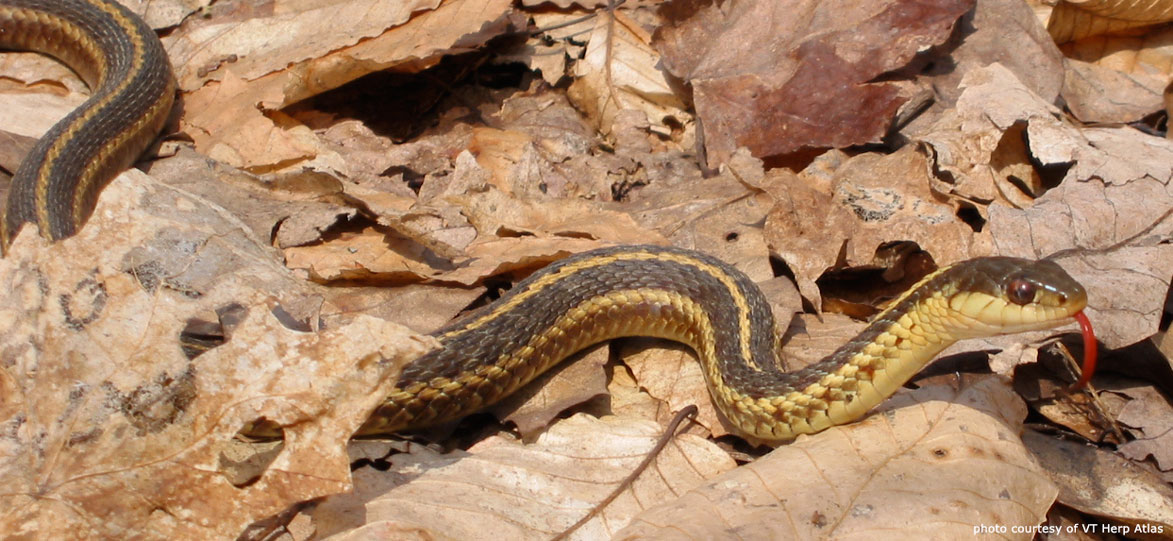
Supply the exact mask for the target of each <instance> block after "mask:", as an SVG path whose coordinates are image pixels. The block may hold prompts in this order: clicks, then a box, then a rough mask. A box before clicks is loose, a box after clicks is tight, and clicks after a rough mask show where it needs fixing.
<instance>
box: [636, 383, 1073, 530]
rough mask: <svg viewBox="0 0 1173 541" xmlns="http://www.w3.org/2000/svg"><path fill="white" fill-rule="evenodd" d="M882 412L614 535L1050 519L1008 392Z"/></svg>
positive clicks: (925, 398) (931, 391) (977, 388)
mask: <svg viewBox="0 0 1173 541" xmlns="http://www.w3.org/2000/svg"><path fill="white" fill-rule="evenodd" d="M883 409H884V410H885V412H884V413H882V414H876V415H872V416H871V417H868V418H867V419H865V420H864V421H862V422H860V423H856V424H854V425H849V426H845V427H837V428H832V429H830V430H827V431H826V432H824V433H822V434H819V435H817V436H815V437H811V438H799V440H798V441H795V442H794V443H792V444H790V445H787V446H784V447H780V448H778V449H776V450H775V451H774V452H772V453H770V454H769V455H767V456H765V457H762V458H761V459H759V460H757V461H756V462H754V463H752V464H748V465H746V466H743V467H741V468H737V469H735V470H733V471H730V472H728V473H725V474H723V475H721V476H719V477H717V478H715V479H712V480H710V481H708V482H707V483H705V484H704V485H702V486H701V487H698V488H696V489H693V490H692V491H690V492H688V493H686V494H684V495H682V496H681V497H680V498H679V499H677V500H674V501H671V502H668V503H665V504H663V505H660V506H658V507H653V508H651V509H648V510H647V511H645V512H643V513H641V514H640V515H639V516H637V517H635V518H634V519H633V520H632V523H631V525H630V526H628V527H627V528H625V529H623V530H621V531H620V532H618V533H617V534H616V535H615V536H614V537H613V538H614V539H636V538H646V537H663V536H671V537H674V538H678V539H720V538H727V537H729V536H731V535H736V536H737V537H740V538H744V539H827V538H846V537H858V538H864V537H866V538H868V539H908V538H909V537H932V538H958V539H960V538H965V537H970V536H972V535H974V534H975V533H976V532H977V530H975V528H978V527H980V526H982V525H986V526H989V525H1005V526H1007V527H1008V528H1009V527H1010V526H1014V525H1019V526H1033V525H1035V524H1038V523H1039V522H1041V521H1042V520H1043V518H1044V516H1045V513H1046V511H1047V509H1048V508H1049V507H1050V506H1051V502H1052V501H1054V498H1055V495H1056V493H1057V492H1058V491H1057V489H1056V488H1055V486H1054V485H1053V484H1051V483H1050V482H1049V480H1048V479H1047V477H1046V474H1045V473H1044V472H1043V471H1042V470H1041V469H1040V468H1039V465H1038V463H1037V462H1036V461H1035V459H1034V458H1033V457H1032V456H1031V455H1030V453H1029V452H1028V451H1027V450H1026V448H1024V447H1023V445H1022V443H1021V441H1020V440H1019V439H1018V432H1019V430H1020V429H1021V419H1022V418H1023V416H1024V415H1025V409H1024V408H1023V405H1022V403H1021V401H1019V400H1018V398H1017V397H1016V396H1015V395H1014V394H1013V393H1012V392H1011V391H1010V390H1009V388H1008V387H1007V386H1006V385H1005V384H1004V383H1002V382H1000V381H998V380H996V379H992V378H991V379H986V380H984V381H983V382H981V383H979V384H977V385H974V386H972V387H967V388H965V389H962V390H960V391H956V390H953V389H950V388H947V387H940V386H938V387H929V388H924V389H920V390H918V391H914V392H912V393H907V394H904V395H901V396H898V397H897V398H895V399H893V400H890V401H889V402H888V404H887V405H885V406H884V408H883ZM1008 472H1013V473H1012V474H1011V475H1008Z"/></svg>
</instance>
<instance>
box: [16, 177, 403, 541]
mask: <svg viewBox="0 0 1173 541" xmlns="http://www.w3.org/2000/svg"><path fill="white" fill-rule="evenodd" d="M160 200H166V201H167V202H168V203H169V204H170V206H168V211H167V212H165V213H160V214H152V213H153V212H154V211H156V210H157V209H156V207H155V206H154V205H152V201H154V202H158V201H160ZM175 209H184V212H178V213H177V212H175ZM215 216H216V213H215V212H214V211H212V210H211V209H210V208H209V207H208V206H207V205H206V204H205V203H204V202H203V201H201V200H199V199H197V198H194V197H191V196H190V195H187V194H183V193H181V192H178V191H176V190H174V189H172V188H169V187H167V186H164V185H161V184H158V183H156V182H154V181H152V180H151V179H150V178H149V177H146V176H145V175H143V174H142V173H141V172H138V171H130V172H128V173H125V174H123V175H122V176H120V177H119V178H118V179H117V180H116V181H115V182H114V183H113V184H112V185H111V186H110V187H108V188H107V189H106V190H105V192H104V193H103V195H102V197H101V201H100V202H99V205H98V208H97V210H96V212H95V214H94V217H93V219H91V222H90V225H91V227H86V228H84V229H83V230H82V231H81V233H80V234H79V235H77V236H76V237H73V238H70V239H68V240H66V241H63V242H59V243H55V244H53V245H47V243H45V242H44V241H43V240H42V239H41V238H40V237H39V236H37V235H36V231H35V228H26V229H25V230H24V231H23V232H22V234H21V235H19V236H18V238H17V239H16V242H15V243H14V244H13V246H12V249H11V250H10V251H9V252H8V254H7V257H5V258H4V259H2V260H0V284H3V287H0V290H2V291H4V292H5V293H4V295H5V298H3V299H0V307H2V308H0V310H3V312H4V313H3V315H0V330H2V331H3V338H2V340H3V342H4V343H3V344H0V350H3V351H6V352H8V353H7V354H6V358H7V359H9V362H7V363H5V366H4V367H3V368H2V370H3V374H4V376H3V377H2V378H0V380H2V381H4V382H5V383H4V393H3V395H2V396H3V398H2V399H0V400H2V402H0V419H3V420H4V421H3V422H4V426H5V427H6V428H5V429H3V430H0V434H2V436H0V449H3V451H2V452H0V457H2V458H0V477H3V478H4V479H5V480H6V483H7V486H8V490H7V491H6V494H5V495H4V496H0V500H2V501H3V504H2V505H0V507H3V508H4V509H6V510H7V511H6V512H5V513H3V514H0V528H2V529H3V530H4V531H6V532H9V533H10V534H17V535H20V534H21V533H24V534H26V535H37V536H48V537H66V538H83V537H120V536H129V537H155V536H163V537H168V538H174V539H206V538H208V537H224V536H235V535H237V534H238V533H239V532H240V531H241V530H242V529H243V528H244V527H245V526H246V525H248V524H249V523H251V522H253V521H255V520H258V519H260V518H264V517H266V516H269V515H272V514H274V513H277V512H279V511H281V510H282V509H284V508H286V507H287V506H289V505H292V504H294V503H296V502H299V501H303V500H306V499H312V498H316V497H320V496H324V495H326V494H333V493H338V492H343V491H346V490H348V488H349V485H350V481H349V464H348V462H349V461H348V459H347V456H346V455H345V453H344V444H345V442H346V440H347V439H348V437H349V435H350V434H351V433H353V432H354V430H355V429H357V427H358V426H359V425H360V424H361V423H362V422H363V421H364V420H365V419H366V417H367V416H368V415H369V413H370V411H371V410H373V409H374V407H375V406H376V405H377V404H378V403H379V402H380V401H381V400H382V399H383V397H384V396H386V393H387V392H389V390H390V385H391V382H392V381H394V378H395V376H396V374H397V373H398V370H399V367H400V366H402V364H403V363H405V362H406V361H407V360H408V359H410V358H412V357H414V356H417V355H419V354H420V352H421V351H422V350H423V349H424V348H423V346H422V344H421V343H420V342H418V341H416V340H414V339H413V335H412V334H411V333H410V332H406V331H405V330H404V329H403V328H402V327H400V326H399V325H396V324H393V323H389V322H386V321H382V320H377V319H374V318H370V317H366V316H357V317H353V318H349V319H337V320H335V325H334V326H332V327H331V328H330V329H323V330H314V326H315V325H314V323H315V322H316V318H315V317H314V314H315V313H316V311H317V307H319V306H320V305H321V298H320V297H319V296H318V295H316V294H315V291H314V289H315V288H314V286H312V285H310V284H307V283H305V282H302V281H299V280H295V279H293V278H292V277H291V276H290V275H289V274H288V272H286V271H285V270H284V269H282V268H280V267H279V266H278V265H275V264H274V263H273V261H272V260H271V259H269V258H267V257H265V255H266V254H267V252H266V251H265V250H266V249H265V247H264V246H263V245H260V244H257V243H254V242H253V241H252V239H251V237H250V236H249V235H248V234H247V231H246V229H244V228H242V227H240V225H239V223H236V222H232V221H230V220H219V221H217V220H216V219H215V218H213V217H215ZM94 226H96V227H94ZM206 314H220V319H219V322H218V324H216V325H213V326H219V327H222V329H223V338H222V340H223V343H222V344H220V345H214V344H213V345H212V347H211V348H210V349H207V350H206V351H203V352H202V354H201V355H199V356H198V357H195V358H194V359H191V358H189V357H187V356H185V355H184V354H183V350H182V349H181V348H180V345H181V344H180V341H181V336H182V334H183V333H184V332H185V330H186V329H187V328H189V326H190V325H191V324H192V323H191V322H192V321H193V320H196V319H199V318H204V317H206ZM213 317H215V316H213ZM302 327H304V328H302ZM261 418H265V419H268V420H270V421H273V422H275V423H278V424H280V425H282V426H284V427H285V443H284V446H283V447H281V448H279V449H278V450H276V451H275V452H272V451H270V452H269V453H270V454H268V455H266V457H265V458H263V459H262V460H260V462H259V464H254V465H253V466H251V468H250V467H248V466H247V464H248V463H249V462H250V460H249V459H248V458H247V457H240V456H238V455H236V454H229V451H230V449H231V448H232V446H231V445H230V442H231V441H232V440H233V438H234V436H235V435H236V433H237V431H239V430H240V429H241V428H242V427H244V426H246V425H247V424H249V423H252V422H254V421H256V420H258V419H261ZM241 468H244V469H245V470H251V471H252V473H241ZM127 494H134V495H135V497H133V498H127V497H125V496H126V495H127ZM178 517H182V518H178Z"/></svg>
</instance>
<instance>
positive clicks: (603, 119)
mask: <svg viewBox="0 0 1173 541" xmlns="http://www.w3.org/2000/svg"><path fill="white" fill-rule="evenodd" d="M612 17H613V18H614V19H613V20H612ZM651 41H652V36H651V34H650V33H648V32H647V31H645V30H644V29H643V28H641V27H640V25H639V24H638V23H637V22H635V21H633V20H631V19H630V18H628V17H627V16H626V15H624V13H623V12H622V11H616V12H613V13H606V12H604V13H601V14H600V16H599V17H596V19H595V27H594V30H593V31H592V32H591V35H590V37H589V38H588V43H587V49H586V56H585V57H584V58H583V59H582V60H581V61H579V62H577V63H576V64H575V68H574V75H575V81H574V84H572V85H571V86H570V88H569V89H568V91H567V95H568V96H569V97H570V99H571V100H573V101H574V103H575V105H577V106H578V107H579V109H581V110H582V111H583V112H584V113H585V114H586V116H587V118H589V119H590V120H591V123H592V124H593V125H594V127H595V128H597V129H598V130H599V131H600V132H602V133H603V134H604V135H607V134H610V133H612V131H613V130H614V129H615V123H616V119H617V116H618V115H619V114H620V112H622V111H625V110H636V111H640V112H642V113H644V115H645V117H646V118H647V120H648V121H649V122H650V129H652V130H654V131H656V132H658V133H662V134H668V133H671V131H672V129H671V128H670V127H669V126H666V122H667V121H673V122H677V123H681V122H682V120H681V119H683V118H684V117H685V116H686V115H685V114H684V111H683V109H684V103H682V102H681V100H680V98H679V97H677V95H676V94H675V93H674V92H673V89H672V86H671V85H670V84H669V82H668V81H667V79H666V78H665V74H664V73H663V72H661V71H660V69H659V62H660V55H659V54H657V53H656V51H655V50H654V49H652V46H651Z"/></svg>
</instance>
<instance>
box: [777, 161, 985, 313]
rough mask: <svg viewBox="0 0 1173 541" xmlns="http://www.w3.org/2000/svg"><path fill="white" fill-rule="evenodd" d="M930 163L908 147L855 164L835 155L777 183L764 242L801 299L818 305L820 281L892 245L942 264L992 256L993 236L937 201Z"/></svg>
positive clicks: (869, 261) (866, 261) (780, 176)
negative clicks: (916, 249) (906, 244)
mask: <svg viewBox="0 0 1173 541" xmlns="http://www.w3.org/2000/svg"><path fill="white" fill-rule="evenodd" d="M927 161H928V160H927V158H926V157H925V156H924V155H923V154H922V153H920V152H918V151H917V149H915V148H914V147H911V146H906V147H904V148H903V149H901V150H899V151H897V152H895V153H893V154H889V155H882V154H872V153H867V154H860V155H858V156H855V157H853V158H846V157H845V156H843V155H842V154H839V153H836V152H832V153H828V154H825V155H824V156H822V157H821V158H820V159H819V160H817V161H816V162H815V163H813V164H811V166H810V167H808V168H807V170H806V171H804V173H803V175H801V176H795V175H792V174H787V173H780V174H775V175H773V176H772V178H773V180H774V182H773V184H772V186H771V187H770V188H769V191H770V192H771V193H773V194H774V197H775V199H776V200H777V201H778V204H777V205H775V207H774V208H773V209H772V210H771V211H770V215H769V217H768V218H767V219H766V231H767V240H768V242H769V244H770V246H772V247H774V249H775V251H776V252H777V253H778V255H779V256H781V257H782V259H783V260H785V261H786V263H787V265H789V267H790V268H791V270H793V271H794V274H795V277H796V279H797V281H798V287H799V290H800V291H801V292H802V294H803V296H804V297H806V298H807V299H809V300H811V301H812V302H814V303H816V304H819V303H820V300H821V294H820V292H819V289H818V287H817V286H816V285H815V280H816V279H818V278H819V277H820V276H821V275H822V274H823V273H824V272H825V271H827V270H829V269H832V268H835V267H837V266H840V265H844V264H845V265H847V266H864V265H871V264H873V262H874V258H875V255H876V251H877V249H878V248H880V247H881V245H884V244H886V243H890V242H895V241H915V242H917V244H918V245H919V246H920V248H921V249H923V250H925V251H927V252H929V253H930V254H932V256H933V258H934V259H935V260H936V261H937V262H938V263H939V264H942V265H944V264H948V263H952V262H955V261H960V260H963V259H968V258H970V257H975V256H978V255H984V254H988V253H989V251H990V246H989V239H988V237H987V236H986V235H983V234H980V233H975V232H974V231H973V228H972V227H971V226H970V225H968V224H967V223H965V222H964V221H962V220H961V219H960V218H959V217H958V216H957V212H956V210H955V209H954V208H953V207H951V206H950V205H947V204H943V203H942V202H941V201H940V198H939V196H938V195H937V194H936V193H935V191H934V190H933V189H932V188H933V186H934V184H935V182H934V179H933V178H932V177H931V176H930V167H929V166H928V164H927Z"/></svg>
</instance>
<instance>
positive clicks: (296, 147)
mask: <svg viewBox="0 0 1173 541" xmlns="http://www.w3.org/2000/svg"><path fill="white" fill-rule="evenodd" d="M425 5H426V6H428V7H434V8H435V9H431V10H427V11H423V12H422V13H416V12H417V10H420V9H421V8H424V7H425ZM229 6H232V7H231V8H232V9H237V10H244V9H245V7H247V4H230V5H229ZM509 6H510V2H508V1H504V0H492V1H491V2H489V3H485V2H483V1H481V0H451V1H447V2H438V1H426V0H425V2H415V3H412V2H390V1H387V0H349V1H347V2H343V3H340V4H330V5H329V6H325V7H323V6H320V5H316V6H310V5H306V6H303V7H304V9H299V10H295V11H290V12H275V11H270V12H267V13H266V12H263V11H249V12H244V13H241V14H239V16H231V15H222V16H220V17H215V18H210V19H208V20H206V21H205V20H199V19H198V18H197V20H194V21H191V22H189V24H186V25H184V26H183V27H182V28H181V29H180V30H179V31H178V32H177V33H176V34H174V35H173V36H171V38H170V40H169V46H168V50H169V53H170V55H171V57H172V62H173V64H174V65H176V66H178V67H179V70H178V73H177V78H178V79H179V86H180V88H181V89H183V90H184V91H185V92H188V94H187V95H186V96H185V110H187V111H188V114H186V115H185V116H184V119H183V121H184V124H185V127H184V130H185V131H187V132H188V133H189V134H191V136H192V138H193V139H194V140H195V143H196V147H197V148H198V149H200V150H201V152H203V153H206V154H208V155H209V156H212V157H214V158H216V159H218V160H221V161H224V162H225V163H229V164H232V165H234V166H236V167H243V168H247V169H249V170H252V171H257V172H263V171H268V170H272V169H274V168H277V167H288V166H289V165H290V164H298V165H299V166H304V165H306V164H308V163H309V162H310V161H311V160H314V159H316V158H318V157H319V154H323V155H326V154H330V153H329V149H328V148H326V147H325V146H324V145H322V144H321V143H320V142H319V141H318V140H317V139H316V138H315V137H314V136H313V135H312V134H311V133H310V132H309V130H308V129H307V128H306V127H305V126H303V125H301V124H300V123H299V122H296V121H294V120H293V119H292V118H290V117H288V116H285V115H283V114H281V113H280V112H278V110H279V109H281V108H282V107H285V106H287V105H289V104H292V103H295V102H297V101H300V100H303V99H305V98H307V97H310V96H313V95H316V94H318V93H320V92H324V91H326V90H329V89H332V88H337V87H338V86H341V85H342V84H344V83H347V82H350V81H353V80H355V79H357V78H359V77H361V76H363V75H366V74H368V73H372V72H375V71H379V70H384V69H387V68H389V67H392V66H397V67H399V68H402V69H409V70H416V71H418V70H419V69H422V68H423V67H426V66H428V65H430V64H434V63H435V62H438V61H439V59H440V58H441V57H442V56H443V55H445V54H448V53H451V52H453V50H454V49H463V48H465V47H469V46H472V45H474V44H476V43H484V42H485V41H487V40H488V39H489V38H491V37H493V36H495V35H498V34H500V33H501V32H503V31H504V30H505V28H506V17H507V14H508V12H509ZM331 21H337V22H331ZM360 22H361V29H359V30H348V31H346V32H338V31H337V29H338V28H340V27H341V28H347V29H351V28H354V27H353V25H354V24H357V23H360ZM274 26H276V27H278V28H281V30H280V31H276V32H274V31H273V27H274ZM258 29H264V30H263V31H261V30H258ZM225 35H227V36H230V37H231V39H226V38H225V37H224V36H225ZM274 39H277V40H280V41H281V42H282V43H285V44H286V46H281V47H277V46H274V44H273V40H274ZM266 112H268V114H266ZM331 163H334V162H331Z"/></svg>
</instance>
